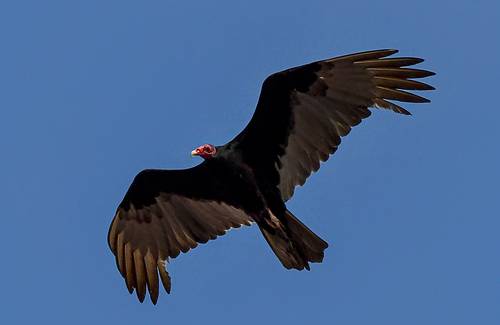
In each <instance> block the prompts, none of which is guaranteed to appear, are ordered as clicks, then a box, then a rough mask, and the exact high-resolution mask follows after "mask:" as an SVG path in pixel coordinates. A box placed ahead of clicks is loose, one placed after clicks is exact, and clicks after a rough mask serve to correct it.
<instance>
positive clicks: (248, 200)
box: [108, 50, 433, 303]
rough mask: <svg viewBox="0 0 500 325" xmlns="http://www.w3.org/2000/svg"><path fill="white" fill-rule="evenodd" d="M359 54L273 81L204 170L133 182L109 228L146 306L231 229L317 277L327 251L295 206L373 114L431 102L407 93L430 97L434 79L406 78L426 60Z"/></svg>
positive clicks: (121, 265)
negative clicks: (312, 269)
mask: <svg viewBox="0 0 500 325" xmlns="http://www.w3.org/2000/svg"><path fill="white" fill-rule="evenodd" d="M394 53H396V51H394V50H379V51H370V52H363V53H356V54H352V55H348V56H342V57H337V58H333V59H329V60H324V61H318V62H314V63H310V64H307V65H304V66H301V67H297V68H292V69H288V70H285V71H282V72H279V73H276V74H273V75H271V76H270V77H268V78H267V79H266V81H265V82H264V84H263V87H262V91H261V95H260V98H259V102H258V105H257V109H256V111H255V114H254V116H253V117H252V120H251V121H250V123H249V124H248V125H247V127H246V128H245V129H244V130H243V131H242V132H241V133H240V134H239V135H237V136H236V137H235V138H234V139H233V140H232V141H230V142H228V143H227V144H226V145H223V146H219V147H215V146H213V145H209V144H206V145H203V146H200V147H198V148H196V149H195V150H193V152H192V154H193V155H198V156H201V157H202V158H204V159H205V161H204V162H203V163H201V164H200V165H198V166H195V167H193V168H190V169H185V170H144V171H142V172H140V173H139V174H138V175H137V176H136V177H135V179H134V181H133V182H132V184H131V186H130V188H129V190H128V191H127V193H126V195H125V197H124V199H123V201H122V202H121V203H120V205H119V207H118V210H117V213H116V215H115V218H114V219H113V222H112V224H111V227H110V231H109V235H108V242H109V245H110V247H111V250H112V251H113V253H114V254H115V256H116V262H117V265H118V269H119V270H120V272H121V274H122V276H123V277H124V278H125V281H126V284H127V287H128V289H129V291H130V292H131V293H132V292H133V290H134V289H135V290H136V292H137V295H138V297H139V300H140V301H141V302H142V301H143V300H144V297H145V293H146V288H147V289H148V290H149V293H150V296H151V299H152V301H153V303H156V301H157V298H158V290H159V288H158V287H159V282H160V281H159V280H161V282H162V283H163V285H164V287H165V289H166V291H167V292H170V277H169V275H168V273H167V271H166V268H165V263H166V262H167V261H168V259H169V258H174V257H176V256H177V255H179V253H180V252H187V251H188V250H189V249H191V248H194V247H196V246H197V245H198V243H205V242H207V241H208V240H210V239H215V238H216V237H217V236H220V235H223V234H224V233H225V232H226V231H227V230H228V229H230V228H237V227H240V226H241V225H250V224H251V223H256V224H257V225H258V227H259V229H260V230H261V232H262V234H263V236H264V238H265V239H266V240H267V242H268V243H269V245H270V246H271V249H272V250H273V252H274V253H275V254H276V256H277V257H278V259H279V260H280V261H281V263H282V264H283V266H285V267H286V268H288V269H290V268H294V269H298V270H302V269H304V268H306V269H309V263H310V262H321V261H322V260H323V257H324V250H325V249H326V248H327V247H328V244H327V243H326V242H325V241H323V240H322V239H321V238H319V237H318V236H317V235H316V234H314V233H313V232H312V231H311V230H310V229H308V228H307V227H306V226H305V225H304V224H302V223H301V222H300V221H299V220H298V219H297V218H296V217H295V216H294V215H293V214H292V213H291V212H290V211H288V210H287V207H286V201H287V200H288V199H290V197H291V196H292V195H293V192H294V188H295V187H296V186H298V185H303V184H304V182H305V180H306V178H307V177H308V176H309V175H310V174H311V173H312V172H314V171H316V170H318V168H319V167H320V162H321V161H326V160H327V159H328V157H329V155H331V154H333V153H334V152H335V151H336V150H337V147H338V146H339V144H340V138H341V137H342V136H345V135H347V134H348V133H349V131H350V130H351V128H352V127H353V126H355V125H357V124H359V123H360V122H361V120H362V119H364V118H366V117H368V116H369V115H370V111H369V110H368V108H369V107H372V106H377V107H381V108H387V109H391V110H393V111H395V112H397V113H402V114H409V112H408V111H407V110H405V109H404V108H402V107H400V106H398V105H396V104H394V103H392V102H389V101H387V100H398V101H404V102H427V100H426V99H425V98H422V97H419V96H417V95H414V94H412V93H409V92H406V91H403V90H400V89H410V90H430V89H433V88H432V87H431V86H428V85H426V84H424V83H420V82H417V81H414V80H410V78H421V77H427V76H430V75H432V74H433V73H431V72H428V71H425V70H417V69H410V68H403V67H404V66H408V65H413V64H417V63H420V62H422V61H423V60H421V59H417V58H389V59H386V58H384V57H386V56H389V55H391V54H394Z"/></svg>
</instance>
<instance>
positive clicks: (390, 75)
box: [229, 50, 434, 201]
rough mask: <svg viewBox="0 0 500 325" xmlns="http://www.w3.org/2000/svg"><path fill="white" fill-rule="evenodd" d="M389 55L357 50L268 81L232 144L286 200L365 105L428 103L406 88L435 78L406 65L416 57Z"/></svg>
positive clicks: (367, 113) (365, 114) (416, 60)
mask: <svg viewBox="0 0 500 325" xmlns="http://www.w3.org/2000/svg"><path fill="white" fill-rule="evenodd" d="M394 53H397V50H378V51H370V52H362V53H356V54H351V55H346V56H341V57H336V58H333V59H328V60H324V61H318V62H313V63H310V64H307V65H303V66H300V67H296V68H291V69H288V70H285V71H281V72H278V73H275V74H273V75H271V76H269V77H268V78H267V79H266V80H265V81H264V84H263V85H262V90H261V94H260V98H259V102H258V104H257V109H256V111H255V113H254V115H253V117H252V119H251V121H250V123H249V124H248V125H247V127H246V128H245V129H244V130H243V131H242V132H241V133H240V134H239V135H238V136H237V137H236V138H235V139H234V140H233V141H231V143H229V145H230V146H231V147H232V148H234V150H239V151H240V152H241V154H242V156H243V159H244V161H245V162H246V163H247V164H248V165H249V166H251V167H252V168H253V170H254V172H255V173H256V176H257V177H259V178H261V179H265V180H266V181H267V182H271V183H272V184H273V185H275V186H277V187H278V188H279V189H280V191H281V196H282V199H283V200H285V201H286V200H288V199H289V198H290V197H291V196H292V195H293V192H294V189H295V187H296V186H297V185H303V184H304V182H305V181H306V178H307V177H308V176H309V175H310V174H311V173H312V172H313V171H316V170H318V169H319V167H320V162H321V161H326V160H327V159H328V157H329V155H331V154H333V153H334V152H335V151H336V150H337V148H338V146H339V144H340V138H341V137H343V136H345V135H347V134H348V133H349V132H350V130H351V128H352V127H353V126H355V125H357V124H359V123H360V122H361V120H362V119H364V118H366V117H368V116H370V111H369V110H368V108H369V107H379V108H386V109H391V110H393V111H395V112H397V113H401V114H407V115H409V114H410V113H409V112H408V111H407V110H406V109H404V108H402V107H401V106H399V105H397V104H394V103H392V102H391V101H390V100H396V101H400V102H411V103H425V102H429V100H427V99H425V98H423V97H420V96H417V95H415V94H412V93H410V92H407V91H404V90H432V89H434V88H433V87H431V86H429V85H427V84H424V83H421V82H418V81H415V80H411V79H414V78H423V77H428V76H432V75H434V73H433V72H430V71H425V70H418V69H411V68H404V67H406V66H411V65H414V64H417V63H420V62H422V61H423V60H422V59H419V58H408V57H401V58H385V57H387V56H390V55H392V54H394ZM402 89H404V90H402Z"/></svg>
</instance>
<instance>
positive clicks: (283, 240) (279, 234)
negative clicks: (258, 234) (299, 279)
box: [259, 210, 328, 270]
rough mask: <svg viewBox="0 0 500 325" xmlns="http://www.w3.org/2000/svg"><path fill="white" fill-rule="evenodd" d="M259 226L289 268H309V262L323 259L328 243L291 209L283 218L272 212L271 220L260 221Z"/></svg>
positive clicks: (318, 261)
mask: <svg viewBox="0 0 500 325" xmlns="http://www.w3.org/2000/svg"><path fill="white" fill-rule="evenodd" d="M259 228H260V230H261V231H262V234H263V235H264V238H265V239H266V240H267V242H268V244H269V246H271V249H272V250H273V252H274V254H276V256H277V257H278V258H279V260H280V261H281V263H282V264H283V266H284V267H286V268H287V269H292V268H293V269H297V270H302V269H304V268H305V269H307V270H309V262H314V263H320V262H322V261H323V256H324V253H323V251H324V250H325V249H326V248H327V247H328V243H327V242H325V241H324V240H323V239H321V238H319V237H318V236H317V235H316V234H315V233H313V232H312V231H311V230H310V229H309V228H307V227H306V226H305V225H304V224H303V223H302V222H300V220H299V219H297V218H296V217H295V216H294V215H293V214H292V213H291V212H290V211H288V210H287V211H286V213H285V217H284V218H283V219H282V220H279V219H278V218H276V217H275V216H274V215H272V214H271V220H270V222H267V223H259Z"/></svg>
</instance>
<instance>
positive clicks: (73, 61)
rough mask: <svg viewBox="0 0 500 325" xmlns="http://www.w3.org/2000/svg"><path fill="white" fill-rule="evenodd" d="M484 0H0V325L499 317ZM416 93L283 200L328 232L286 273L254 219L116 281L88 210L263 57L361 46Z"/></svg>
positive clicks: (211, 133)
mask: <svg viewBox="0 0 500 325" xmlns="http://www.w3.org/2000/svg"><path fill="white" fill-rule="evenodd" d="M499 21H500V6H499V5H498V2H497V1H472V2H471V1H467V2H466V1H458V2H457V1H427V0H426V1H412V2H411V3H410V2H408V3H405V2H404V1H400V0H398V1H385V0H381V1H365V2H364V3H363V2H359V1H300V2H298V1H275V2H269V1H246V2H241V1H234V0H232V1H218V2H214V1H199V2H193V1H184V2H183V1H123V0H121V1H94V0H92V1H91V0H87V1H78V2H76V1H62V0H61V1H52V0H47V1H23V0H19V1H2V3H1V4H0V42H1V48H0V109H1V111H0V112H1V117H0V149H1V157H2V158H1V160H0V167H1V168H0V176H1V178H0V179H1V186H0V197H1V203H2V209H1V211H2V212H1V220H2V225H1V227H0V229H1V230H0V244H1V247H2V249H3V254H2V262H1V267H0V278H1V279H2V285H1V288H2V294H1V295H0V323H2V324H33V323H46V324H102V323H105V322H106V323H111V324H123V325H125V324H139V323H140V324H155V323H156V324H161V323H168V324H181V322H182V324H203V323H205V324H206V323H215V322H217V323H218V324H264V323H270V322H271V321H273V322H274V323H275V324H283V323H287V324H384V325H389V324H398V325H399V324H405V325H411V324H426V325H430V324H482V325H486V324H500V236H499V230H500V214H499V212H498V211H499V208H500V204H499V199H500V197H499V181H500V177H499V176H500V175H499V166H500V152H499V144H498V141H499V140H500V131H499V129H500V128H499V126H498V123H499V122H498V121H499V119H500V107H499V100H498V93H499V81H498V80H499V79H498V78H499V73H500V65H499V57H500V43H499V37H498V30H500V23H499ZM387 47H389V48H397V49H400V50H401V53H400V54H401V55H403V56H420V57H424V58H426V59H427V61H426V62H425V63H424V65H422V67H423V68H427V69H430V70H434V71H436V72H437V73H438V74H437V75H436V76H435V77H432V78H429V79H428V81H429V82H430V83H432V84H433V85H434V86H436V88H437V91H435V92H433V93H431V94H429V98H430V99H431V100H432V103H431V104H426V105H409V106H407V108H409V109H410V110H411V111H412V112H413V113H414V115H413V117H405V116H402V115H397V114H393V113H390V112H382V111H376V112H375V114H374V115H373V116H372V117H371V118H370V119H369V120H367V121H366V122H365V123H363V124H362V125H360V126H359V127H357V128H355V129H354V130H353V132H352V133H351V134H350V135H349V137H348V138H346V139H345V141H344V142H343V145H342V146H341V149H340V150H339V151H338V152H337V154H336V155H335V156H334V158H332V159H331V160H330V161H329V162H328V163H327V164H325V165H323V167H322V169H321V170H320V172H318V173H317V174H315V175H314V176H313V177H311V178H310V179H309V181H308V182H307V184H306V186H305V187H303V188H300V189H299V190H298V191H296V195H295V197H294V198H293V200H292V201H291V202H290V203H289V207H290V209H291V210H292V211H294V213H295V214H296V215H297V216H299V217H300V218H301V219H302V220H303V221H304V223H306V224H307V225H308V226H310V227H311V228H312V229H313V230H314V231H316V232H317V233H318V234H319V235H320V236H321V237H323V238H324V239H326V240H327V241H328V242H329V243H330V248H329V249H328V250H327V251H326V258H325V260H324V263H323V264H314V265H313V266H312V270H311V272H297V271H287V270H285V269H284V268H283V267H282V266H281V265H280V263H279V261H278V260H277V259H276V258H275V256H274V255H273V253H272V252H271V250H270V249H269V248H268V246H267V244H266V243H265V241H264V239H263V238H262V237H261V234H260V233H259V231H258V229H257V228H246V229H243V230H237V231H232V232H230V233H229V234H228V235H227V236H225V237H222V238H220V239H218V240H216V241H213V242H211V243H209V244H207V245H203V246H200V247H199V248H197V249H196V250H194V251H192V252H191V253H190V254H186V255H181V256H180V257H178V258H177V259H175V260H174V261H173V262H172V263H171V264H170V267H169V268H170V272H171V275H172V277H173V290H172V295H170V296H167V295H165V294H162V295H161V297H160V300H159V304H158V305H157V306H156V307H154V306H152V305H151V304H150V303H149V301H147V303H145V304H139V303H138V301H137V299H136V297H135V296H130V295H129V294H128V293H127V291H126V289H125V285H124V283H123V280H122V279H121V277H120V276H119V274H118V271H117V269H116V267H115V262H114V259H113V256H112V254H111V252H110V251H109V250H108V247H107V244H106V234H107V231H108V225H109V223H110V221H111V218H112V217H113V213H114V211H115V208H116V206H117V204H118V203H119V201H120V200H121V198H122V197H123V195H124V193H125V191H126V189H127V187H128V185H129V184H130V182H131V180H132V178H133V176H134V175H135V174H136V173H137V172H138V171H140V170H141V169H144V168H182V167H189V166H192V165H194V164H197V163H198V162H199V160H198V159H193V158H191V157H190V156H189V153H190V151H191V149H192V148H193V147H195V146H197V145H199V144H202V143H205V142H212V143H215V144H222V143H225V142H226V141H228V140H230V139H231V138H232V137H233V136H234V135H235V134H236V133H237V132H239V131H240V130H241V129H242V128H243V127H244V126H245V125H246V123H247V121H248V120H249V119H250V117H251V115H252V113H253V111H254V107H255V103H256V100H257V97H258V93H259V89H260V85H261V82H262V81H263V79H264V78H265V77H266V76H267V75H269V74H271V73H272V72H275V71H279V70H281V69H284V68H288V67H292V66H295V65H300V64H303V63H306V62H309V61H313V60H318V59H324V58H327V57H331V56H336V55H340V54H346V53H350V52H355V51H363V50H370V49H378V48H387Z"/></svg>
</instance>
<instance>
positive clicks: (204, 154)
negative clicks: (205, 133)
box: [191, 144, 217, 159]
mask: <svg viewBox="0 0 500 325" xmlns="http://www.w3.org/2000/svg"><path fill="white" fill-rule="evenodd" d="M216 152H217V149H215V147H214V146H213V145H211V144H204V145H202V146H199V147H198V148H196V149H194V150H193V151H191V156H200V157H201V158H203V159H209V158H212V157H213V156H215V153H216Z"/></svg>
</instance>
